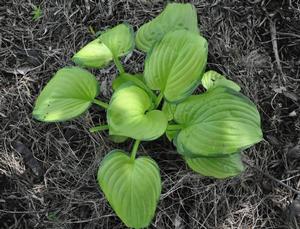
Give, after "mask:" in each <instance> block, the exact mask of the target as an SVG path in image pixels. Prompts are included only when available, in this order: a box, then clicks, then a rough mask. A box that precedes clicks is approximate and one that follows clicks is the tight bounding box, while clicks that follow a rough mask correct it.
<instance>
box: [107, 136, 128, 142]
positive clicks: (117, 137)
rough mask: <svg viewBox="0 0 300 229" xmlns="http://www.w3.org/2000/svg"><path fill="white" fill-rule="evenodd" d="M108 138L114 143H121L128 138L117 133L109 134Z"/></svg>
mask: <svg viewBox="0 0 300 229" xmlns="http://www.w3.org/2000/svg"><path fill="white" fill-rule="evenodd" d="M109 139H110V140H112V141H113V142H114V143H123V142H125V141H126V140H127V139H128V137H124V136H119V135H109Z"/></svg>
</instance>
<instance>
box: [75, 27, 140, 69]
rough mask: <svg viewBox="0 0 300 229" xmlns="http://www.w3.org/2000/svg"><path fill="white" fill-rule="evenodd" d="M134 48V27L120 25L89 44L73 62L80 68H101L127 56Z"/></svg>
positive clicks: (77, 54)
mask: <svg viewBox="0 0 300 229" xmlns="http://www.w3.org/2000/svg"><path fill="white" fill-rule="evenodd" d="M133 48H134V34H133V30H132V27H131V26H130V25H128V24H120V25H117V26H115V27H113V28H112V29H109V30H107V31H105V32H104V33H103V34H102V35H101V36H100V37H98V38H96V39H95V40H93V41H91V42H90V43H88V44H87V45H86V46H84V47H83V48H82V49H81V50H79V52H77V53H76V54H75V55H74V56H73V58H72V60H73V61H74V63H76V64H78V65H80V66H85V67H92V68H101V67H104V66H105V65H107V64H108V63H109V62H110V61H111V60H113V58H114V57H115V58H116V57H119V56H123V55H126V54H127V53H128V52H130V51H132V49H133Z"/></svg>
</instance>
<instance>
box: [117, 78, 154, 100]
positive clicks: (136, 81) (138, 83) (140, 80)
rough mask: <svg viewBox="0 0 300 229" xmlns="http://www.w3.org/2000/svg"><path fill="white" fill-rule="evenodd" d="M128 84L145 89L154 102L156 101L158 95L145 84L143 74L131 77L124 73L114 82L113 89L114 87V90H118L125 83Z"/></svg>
mask: <svg viewBox="0 0 300 229" xmlns="http://www.w3.org/2000/svg"><path fill="white" fill-rule="evenodd" d="M128 82H130V83H132V84H134V85H136V86H138V87H140V88H142V89H144V90H145V91H146V92H147V93H148V95H149V96H150V97H151V99H152V100H153V101H155V100H156V95H155V94H154V93H153V91H152V90H151V89H150V88H149V87H148V86H147V85H146V84H145V82H144V81H143V75H141V74H136V75H131V74H128V73H122V74H120V75H119V76H118V77H117V78H116V79H115V80H114V81H113V83H112V87H113V89H114V90H117V89H118V88H119V87H120V86H121V85H122V84H125V83H128Z"/></svg>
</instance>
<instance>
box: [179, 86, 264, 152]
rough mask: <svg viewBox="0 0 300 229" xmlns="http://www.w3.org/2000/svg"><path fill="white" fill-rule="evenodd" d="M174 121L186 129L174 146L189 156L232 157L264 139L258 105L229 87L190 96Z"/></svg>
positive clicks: (180, 133)
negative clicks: (227, 155) (231, 155)
mask: <svg viewBox="0 0 300 229" xmlns="http://www.w3.org/2000/svg"><path fill="white" fill-rule="evenodd" d="M174 121H175V122H176V123H178V124H179V125H181V126H182V129H181V130H180V132H179V134H178V135H177V136H176V137H175V139H174V143H175V145H176V146H177V150H178V152H179V153H181V154H183V155H185V156H189V155H190V156H208V157H218V156H220V155H221V154H223V155H226V154H232V153H234V152H238V151H241V149H244V148H247V147H250V146H251V145H253V144H255V143H257V142H259V141H260V140H261V139H262V132H261V127H260V116H259V113H258V111H257V109H256V107H255V105H254V104H253V103H252V102H251V101H250V100H249V99H248V98H247V97H245V96H243V95H242V94H240V93H238V92H236V91H234V90H232V89H230V88H226V87H216V88H214V89H211V90H208V91H207V92H206V93H204V94H201V95H194V96H190V97H189V98H188V99H186V100H185V101H184V102H182V103H180V104H178V105H177V106H176V111H175V114H174ZM220 152H222V153H220Z"/></svg>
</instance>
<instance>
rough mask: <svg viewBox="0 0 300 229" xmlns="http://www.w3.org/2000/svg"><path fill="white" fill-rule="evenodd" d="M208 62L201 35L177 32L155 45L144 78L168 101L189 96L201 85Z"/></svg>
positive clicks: (174, 101) (205, 45) (148, 58)
mask: <svg viewBox="0 0 300 229" xmlns="http://www.w3.org/2000/svg"><path fill="white" fill-rule="evenodd" d="M206 60H207V41H206V40H205V39H204V38H203V37H201V36H200V35H198V34H195V33H192V32H189V31H186V30H177V31H174V32H170V33H168V34H166V35H165V36H164V37H163V39H162V40H161V41H159V42H158V43H156V44H155V46H154V48H153V50H152V52H151V53H150V54H149V56H148V57H147V59H146V62H145V72H144V78H145V81H146V83H147V85H148V86H149V87H150V88H151V89H152V90H160V91H162V92H163V93H164V97H165V99H166V100H167V101H168V102H171V103H176V102H180V101H181V100H183V99H185V98H186V97H188V96H189V95H190V94H192V93H193V91H194V89H195V88H196V87H197V86H198V85H199V83H200V81H201V77H202V74H203V72H204V69H205V65H206Z"/></svg>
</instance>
